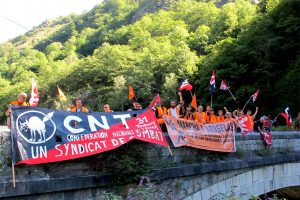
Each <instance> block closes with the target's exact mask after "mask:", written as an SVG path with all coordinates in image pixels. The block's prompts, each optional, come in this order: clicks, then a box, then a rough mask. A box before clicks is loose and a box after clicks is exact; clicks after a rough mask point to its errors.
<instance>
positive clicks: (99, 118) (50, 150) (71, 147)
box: [12, 107, 168, 164]
mask: <svg viewBox="0 0 300 200" xmlns="http://www.w3.org/2000/svg"><path fill="white" fill-rule="evenodd" d="M13 116H14V117H13V118H14V123H13V124H14V126H13V127H12V135H13V142H14V150H13V153H14V154H13V160H14V163H16V164H21V163H25V164H39V163H48V162H57V161H62V160H69V159H74V158H80V157H84V156H89V155H93V154H98V153H102V152H105V151H108V150H112V149H115V148H118V147H120V146H121V145H123V144H125V143H127V142H129V141H131V140H134V139H138V140H142V141H145V142H151V143H155V144H159V145H163V146H168V143H167V141H166V139H165V137H164V133H163V132H162V131H161V128H160V126H159V125H158V124H157V121H156V118H155V116H154V113H153V111H152V110H150V109H145V110H139V111H132V112H110V113H99V112H98V113H97V112H92V113H72V112H64V111H59V110H50V109H43V108H30V107H23V108H13ZM75 121H76V122H77V123H76V126H74V125H72V124H74V122H75Z"/></svg>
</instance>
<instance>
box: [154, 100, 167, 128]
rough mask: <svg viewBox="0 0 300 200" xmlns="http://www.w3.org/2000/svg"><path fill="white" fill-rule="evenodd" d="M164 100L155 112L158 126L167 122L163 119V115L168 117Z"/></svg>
mask: <svg viewBox="0 0 300 200" xmlns="http://www.w3.org/2000/svg"><path fill="white" fill-rule="evenodd" d="M163 104H164V100H163V99H162V98H160V103H158V104H157V106H156V110H155V116H156V119H157V122H158V124H160V125H161V124H164V123H165V120H164V119H163V117H162V116H163V115H167V108H166V107H165V106H163Z"/></svg>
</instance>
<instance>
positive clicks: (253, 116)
mask: <svg viewBox="0 0 300 200" xmlns="http://www.w3.org/2000/svg"><path fill="white" fill-rule="evenodd" d="M257 113H258V107H256V109H255V113H254V114H253V115H251V114H252V111H251V110H247V114H246V115H248V118H249V119H250V121H251V123H252V124H253V125H254V119H255V117H256V115H257Z"/></svg>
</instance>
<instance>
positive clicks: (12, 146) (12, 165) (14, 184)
mask: <svg viewBox="0 0 300 200" xmlns="http://www.w3.org/2000/svg"><path fill="white" fill-rule="evenodd" d="M13 123H14V122H13V115H12V113H10V138H11V153H12V154H13V152H14V138H13V135H12V133H11V132H12V131H11V130H12V129H13V126H14V124H13ZM12 157H13V158H14V157H15V156H14V155H12ZM13 160H14V159H12V161H11V170H12V177H13V186H14V188H15V187H16V173H15V165H14V161H13Z"/></svg>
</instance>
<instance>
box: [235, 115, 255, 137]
mask: <svg viewBox="0 0 300 200" xmlns="http://www.w3.org/2000/svg"><path fill="white" fill-rule="evenodd" d="M238 124H239V127H240V128H241V130H242V134H243V135H245V134H247V133H249V132H252V131H253V122H252V121H251V120H250V116H249V115H244V116H242V117H239V118H238Z"/></svg>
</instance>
